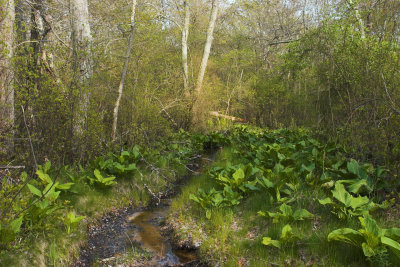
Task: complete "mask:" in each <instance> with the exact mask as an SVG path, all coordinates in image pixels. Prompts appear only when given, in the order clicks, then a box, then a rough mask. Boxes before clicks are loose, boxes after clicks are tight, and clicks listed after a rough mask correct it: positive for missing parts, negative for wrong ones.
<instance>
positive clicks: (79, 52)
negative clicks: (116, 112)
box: [70, 0, 93, 135]
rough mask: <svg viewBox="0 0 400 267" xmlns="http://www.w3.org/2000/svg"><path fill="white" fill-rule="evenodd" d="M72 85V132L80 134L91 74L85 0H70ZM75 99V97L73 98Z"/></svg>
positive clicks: (85, 114)
mask: <svg viewBox="0 0 400 267" xmlns="http://www.w3.org/2000/svg"><path fill="white" fill-rule="evenodd" d="M70 12H71V28H72V34H71V38H72V49H73V71H74V78H73V79H74V81H73V83H74V86H73V87H77V88H78V97H77V99H78V108H75V110H74V123H73V125H74V126H73V130H74V134H76V135H82V133H83V129H84V126H85V123H86V120H87V112H88V106H89V98H90V97H89V90H88V89H89V88H88V87H89V85H90V80H91V78H92V75H93V62H92V34H91V31H90V25H89V10H88V2H87V0H70ZM74 99H75V98H74Z"/></svg>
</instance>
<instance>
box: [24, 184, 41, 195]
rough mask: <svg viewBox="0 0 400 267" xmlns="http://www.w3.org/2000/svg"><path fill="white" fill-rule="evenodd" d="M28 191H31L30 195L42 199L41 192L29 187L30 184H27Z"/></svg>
mask: <svg viewBox="0 0 400 267" xmlns="http://www.w3.org/2000/svg"><path fill="white" fill-rule="evenodd" d="M27 186H28V188H29V191H31V193H32V194H35V195H37V196H38V197H42V192H41V191H40V190H39V189H37V188H36V187H35V186H33V185H31V184H27Z"/></svg>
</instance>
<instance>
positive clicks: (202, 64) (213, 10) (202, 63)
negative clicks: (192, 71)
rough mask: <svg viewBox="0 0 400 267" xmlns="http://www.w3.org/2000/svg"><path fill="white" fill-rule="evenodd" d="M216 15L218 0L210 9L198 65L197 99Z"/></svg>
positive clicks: (214, 0)
mask: <svg viewBox="0 0 400 267" xmlns="http://www.w3.org/2000/svg"><path fill="white" fill-rule="evenodd" d="M217 14H218V0H213V1H212V7H211V17H210V22H209V24H208V30H207V40H206V44H205V46H204V53H203V59H202V61H201V65H200V71H199V76H198V77H197V85H196V94H197V97H199V95H200V93H201V88H202V85H203V79H204V73H205V72H206V67H207V61H208V57H209V55H210V50H211V44H212V40H213V33H214V27H215V21H216V20H217Z"/></svg>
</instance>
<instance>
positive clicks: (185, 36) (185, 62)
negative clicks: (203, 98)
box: [182, 0, 190, 95]
mask: <svg viewBox="0 0 400 267" xmlns="http://www.w3.org/2000/svg"><path fill="white" fill-rule="evenodd" d="M183 6H184V12H185V19H184V24H183V29H182V67H183V85H184V89H185V94H186V95H189V71H188V46H187V43H188V37H189V26H190V6H189V0H183Z"/></svg>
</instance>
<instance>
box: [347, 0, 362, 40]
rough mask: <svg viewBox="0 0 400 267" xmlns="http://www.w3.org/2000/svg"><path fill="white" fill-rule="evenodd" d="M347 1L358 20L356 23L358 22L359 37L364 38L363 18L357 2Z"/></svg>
mask: <svg viewBox="0 0 400 267" xmlns="http://www.w3.org/2000/svg"><path fill="white" fill-rule="evenodd" d="M348 3H349V5H350V7H351V8H353V9H354V13H355V15H356V19H357V21H358V24H360V32H361V39H365V25H364V20H363V19H362V17H361V14H360V10H359V8H358V4H357V3H354V2H353V0H348Z"/></svg>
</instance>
